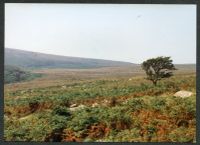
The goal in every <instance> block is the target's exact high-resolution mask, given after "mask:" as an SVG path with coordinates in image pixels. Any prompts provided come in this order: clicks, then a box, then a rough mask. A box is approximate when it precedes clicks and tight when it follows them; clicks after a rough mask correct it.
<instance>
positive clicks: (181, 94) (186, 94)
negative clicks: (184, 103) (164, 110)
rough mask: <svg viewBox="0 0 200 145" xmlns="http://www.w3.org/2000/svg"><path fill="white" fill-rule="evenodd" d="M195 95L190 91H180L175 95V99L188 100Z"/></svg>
mask: <svg viewBox="0 0 200 145" xmlns="http://www.w3.org/2000/svg"><path fill="white" fill-rule="evenodd" d="M192 95H193V93H192V92H190V91H178V92H176V93H175V94H174V96H175V97H181V98H187V97H190V96H192Z"/></svg>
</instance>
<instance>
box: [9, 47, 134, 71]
mask: <svg viewBox="0 0 200 145" xmlns="http://www.w3.org/2000/svg"><path fill="white" fill-rule="evenodd" d="M5 64H6V65H14V66H19V67H24V68H33V69H34V68H77V69H79V68H99V67H115V66H132V65H134V64H133V63H129V62H121V61H111V60H103V59H90V58H80V57H68V56H59V55H51V54H44V53H37V52H30V51H23V50H18V49H10V48H6V49H5Z"/></svg>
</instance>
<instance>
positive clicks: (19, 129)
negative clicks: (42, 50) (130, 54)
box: [4, 66, 196, 142]
mask: <svg viewBox="0 0 200 145" xmlns="http://www.w3.org/2000/svg"><path fill="white" fill-rule="evenodd" d="M33 72H34V73H39V74H43V75H42V77H40V78H36V79H34V80H30V81H24V82H20V83H11V84H5V87H4V98H5V102H4V103H5V106H4V112H5V113H4V139H5V141H47V142H48V141H57V142H72V141H73V142H196V73H195V70H191V69H185V68H180V69H178V70H177V71H175V74H174V76H173V77H171V78H167V79H163V80H161V81H159V82H158V84H157V86H154V85H153V84H152V83H151V82H150V81H148V80H146V79H145V77H146V76H145V74H144V72H143V71H142V70H141V68H140V66H138V68H137V69H135V68H126V67H124V68H123V67H122V68H117V67H113V68H109V67H108V68H99V69H98V68H97V69H41V70H34V71H33ZM180 90H186V91H191V92H193V96H191V97H187V98H181V97H175V96H174V93H176V92H177V91H180Z"/></svg>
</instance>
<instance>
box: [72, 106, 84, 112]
mask: <svg viewBox="0 0 200 145" xmlns="http://www.w3.org/2000/svg"><path fill="white" fill-rule="evenodd" d="M85 107H86V106H85V105H79V106H77V107H72V108H69V110H70V111H78V110H82V109H84V108H85Z"/></svg>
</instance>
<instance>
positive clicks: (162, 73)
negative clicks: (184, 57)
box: [142, 56, 176, 86]
mask: <svg viewBox="0 0 200 145" xmlns="http://www.w3.org/2000/svg"><path fill="white" fill-rule="evenodd" d="M142 69H143V70H145V72H146V75H147V79H148V80H151V81H152V82H153V84H154V85H155V86H156V84H157V81H158V80H161V79H162V78H169V77H171V76H172V75H173V73H172V70H176V68H175V67H174V65H173V64H172V60H171V59H170V57H163V56H160V57H157V58H151V59H148V60H146V61H144V62H143V63H142Z"/></svg>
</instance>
